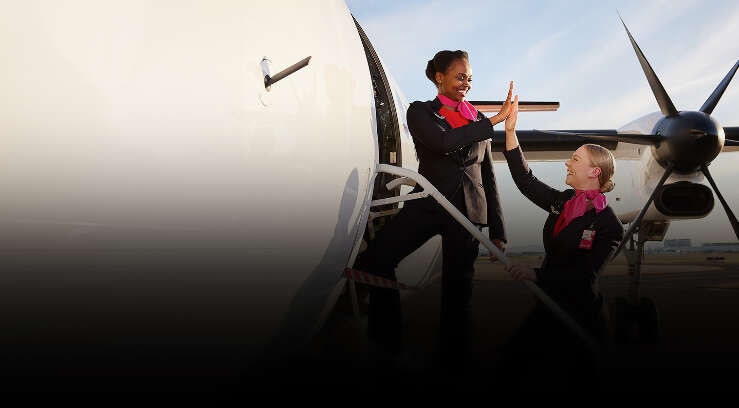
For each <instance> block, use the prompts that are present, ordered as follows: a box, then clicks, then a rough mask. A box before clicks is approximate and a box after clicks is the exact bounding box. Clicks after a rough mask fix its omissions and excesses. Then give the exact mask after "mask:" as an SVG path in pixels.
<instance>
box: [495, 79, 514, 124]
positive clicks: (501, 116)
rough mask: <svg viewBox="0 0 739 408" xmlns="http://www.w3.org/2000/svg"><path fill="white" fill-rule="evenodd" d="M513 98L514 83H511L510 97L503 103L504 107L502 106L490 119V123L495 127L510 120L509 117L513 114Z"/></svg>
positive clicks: (509, 87)
mask: <svg viewBox="0 0 739 408" xmlns="http://www.w3.org/2000/svg"><path fill="white" fill-rule="evenodd" d="M512 98H513V81H511V82H510V84H509V86H508V96H507V97H506V99H505V102H503V106H501V108H500V111H499V112H498V113H497V114H496V115H494V116H491V117H490V123H492V124H493V125H497V124H498V123H500V122H502V121H504V120H506V118H508V115H509V114H510V113H511V106H512V105H513V103H512V102H511V99H512Z"/></svg>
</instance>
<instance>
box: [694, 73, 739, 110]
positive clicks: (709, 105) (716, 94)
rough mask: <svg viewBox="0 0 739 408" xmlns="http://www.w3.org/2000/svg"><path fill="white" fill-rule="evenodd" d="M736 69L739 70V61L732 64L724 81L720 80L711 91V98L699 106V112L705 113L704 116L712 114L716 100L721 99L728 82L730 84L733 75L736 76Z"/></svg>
mask: <svg viewBox="0 0 739 408" xmlns="http://www.w3.org/2000/svg"><path fill="white" fill-rule="evenodd" d="M737 69H739V61H737V62H736V64H734V67H732V68H731V69H730V70H729V73H728V74H726V76H725V77H724V79H723V80H721V82H720V83H719V84H718V86H716V89H714V90H713V93H712V94H711V96H709V97H708V99H706V101H705V102H704V103H703V106H701V109H700V111H701V112H703V113H705V114H706V115H710V114H711V112H713V108H715V107H716V104H717V103H718V100H719V99H721V95H723V94H724V91H725V90H726V87H727V86H729V82H731V79H732V78H733V77H734V74H736V70H737Z"/></svg>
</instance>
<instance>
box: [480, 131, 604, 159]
mask: <svg viewBox="0 0 739 408" xmlns="http://www.w3.org/2000/svg"><path fill="white" fill-rule="evenodd" d="M617 134H618V131H617V130H615V129H597V130H558V131H549V130H516V135H517V136H518V142H519V144H520V145H521V149H523V151H524V152H525V153H526V159H527V160H529V161H561V160H567V159H569V158H570V156H572V152H574V151H575V150H577V148H578V147H580V146H582V145H583V144H584V143H595V144H599V145H601V146H603V147H605V148H607V149H609V150H616V146H617V145H618V142H617V141H615V140H606V139H608V138H609V137H614V136H616V135H617ZM596 137H598V139H596ZM492 143H493V144H492V148H493V152H494V157H495V159H496V160H497V159H499V158H500V157H502V156H499V154H498V153H499V152H502V151H503V150H505V131H502V130H501V131H498V130H496V131H494V136H493V140H492ZM614 154H615V153H614ZM503 160H505V159H503Z"/></svg>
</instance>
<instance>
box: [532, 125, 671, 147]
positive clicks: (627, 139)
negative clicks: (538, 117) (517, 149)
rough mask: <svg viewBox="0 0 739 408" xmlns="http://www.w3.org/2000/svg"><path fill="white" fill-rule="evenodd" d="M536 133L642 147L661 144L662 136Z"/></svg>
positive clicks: (560, 131) (561, 131)
mask: <svg viewBox="0 0 739 408" xmlns="http://www.w3.org/2000/svg"><path fill="white" fill-rule="evenodd" d="M535 131H536V132H541V133H546V134H549V135H557V136H570V137H581V138H585V139H596V140H605V141H613V142H624V143H633V144H642V145H651V144H656V143H658V142H661V141H662V140H663V139H664V136H661V135H640V134H633V133H617V132H611V133H595V132H593V133H584V132H583V133H581V132H568V131H563V130H536V129H535Z"/></svg>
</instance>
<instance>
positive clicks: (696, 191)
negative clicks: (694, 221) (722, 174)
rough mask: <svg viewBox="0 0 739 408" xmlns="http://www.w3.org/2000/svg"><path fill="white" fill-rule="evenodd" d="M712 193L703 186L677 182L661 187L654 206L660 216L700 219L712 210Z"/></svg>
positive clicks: (688, 182)
mask: <svg viewBox="0 0 739 408" xmlns="http://www.w3.org/2000/svg"><path fill="white" fill-rule="evenodd" d="M713 203H714V200H713V192H712V191H711V189H710V188H708V187H706V186H704V185H703V184H697V183H692V182H690V181H678V182H676V183H671V184H666V185H664V186H662V188H661V189H660V191H659V193H658V194H657V196H656V197H655V200H654V206H655V207H656V208H657V210H659V212H661V213H662V214H664V215H666V216H668V217H675V218H701V217H705V216H706V215H708V213H710V212H711V210H712V209H713Z"/></svg>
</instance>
